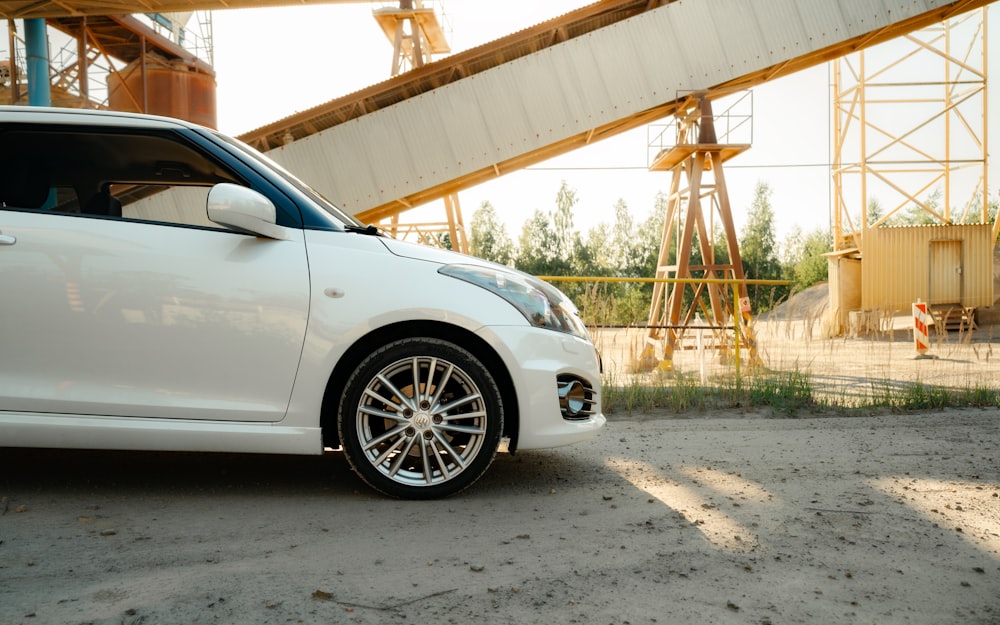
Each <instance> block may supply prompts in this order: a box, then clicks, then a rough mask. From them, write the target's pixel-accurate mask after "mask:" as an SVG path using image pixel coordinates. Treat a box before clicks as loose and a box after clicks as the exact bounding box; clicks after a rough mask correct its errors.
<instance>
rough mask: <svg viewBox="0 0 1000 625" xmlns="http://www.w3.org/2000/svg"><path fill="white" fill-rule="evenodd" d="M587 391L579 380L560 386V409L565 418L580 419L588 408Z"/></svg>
mask: <svg viewBox="0 0 1000 625" xmlns="http://www.w3.org/2000/svg"><path fill="white" fill-rule="evenodd" d="M587 403H588V402H587V389H586V388H585V387H584V386H583V384H581V383H580V381H579V380H573V381H572V382H569V383H563V384H560V385H559V408H560V410H562V414H563V417H565V418H567V419H578V418H580V417H581V416H583V414H582V413H583V412H584V410H585V409H586V407H587Z"/></svg>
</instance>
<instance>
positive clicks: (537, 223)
mask: <svg viewBox="0 0 1000 625" xmlns="http://www.w3.org/2000/svg"><path fill="white" fill-rule="evenodd" d="M557 248H558V246H557V243H556V233H555V231H554V230H553V228H552V224H551V223H550V222H549V218H548V217H547V216H546V215H545V213H543V212H542V211H541V210H538V209H535V213H534V214H533V215H532V216H531V218H530V219H528V220H526V221H525V222H524V226H523V227H522V228H521V238H520V239H519V240H518V251H517V262H516V263H515V266H516V267H517V268H518V269H520V270H521V271H526V272H528V273H531V274H535V275H548V276H552V275H566V274H567V273H568V269H569V266H570V265H569V262H568V260H567V258H568V257H560V256H558V255H557V254H556V250H557Z"/></svg>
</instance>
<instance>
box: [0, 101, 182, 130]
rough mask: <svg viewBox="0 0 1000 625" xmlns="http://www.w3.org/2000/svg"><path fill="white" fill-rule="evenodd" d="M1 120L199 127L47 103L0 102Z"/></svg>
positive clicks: (155, 118) (120, 125)
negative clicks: (17, 103)
mask: <svg viewBox="0 0 1000 625" xmlns="http://www.w3.org/2000/svg"><path fill="white" fill-rule="evenodd" d="M0 122H20V123H43V124H87V125H97V126H108V127H117V128H122V127H131V128H163V129H166V128H170V129H177V128H201V126H198V125H197V124H192V123H190V122H186V121H184V120H180V119H174V118H171V117H160V116H157V115H144V114H141V113H124V112H121V111H95V110H92V109H72V108H58V107H50V106H10V105H0Z"/></svg>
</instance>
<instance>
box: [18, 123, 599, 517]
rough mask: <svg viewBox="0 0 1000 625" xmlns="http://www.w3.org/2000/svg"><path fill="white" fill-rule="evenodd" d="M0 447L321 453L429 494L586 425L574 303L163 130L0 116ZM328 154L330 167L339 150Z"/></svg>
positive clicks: (213, 142)
mask: <svg viewBox="0 0 1000 625" xmlns="http://www.w3.org/2000/svg"><path fill="white" fill-rule="evenodd" d="M0 146H2V148H3V149H2V150H0V447H46V448H92V449H133V450H177V451H205V452H260V453H289V454H321V453H323V452H324V450H325V449H327V448H342V449H343V452H344V453H345V454H346V456H347V459H348V460H349V462H350V464H351V466H352V467H353V468H354V470H355V471H356V472H357V473H358V474H359V475H360V476H361V478H363V479H364V481H365V482H367V483H368V484H369V485H370V486H372V487H373V488H375V489H377V490H379V491H381V492H383V493H385V494H388V495H391V496H397V497H407V498H432V497H441V496H446V495H450V494H452V493H455V492H458V491H460V490H462V489H463V488H465V487H467V486H469V485H470V484H472V483H473V482H474V481H475V480H476V479H477V478H479V477H480V476H481V475H482V474H483V472H484V471H486V469H487V467H488V466H489V465H490V463H491V462H492V460H493V457H494V455H495V454H496V452H497V450H498V448H499V447H500V445H501V442H504V441H506V443H507V446H508V447H509V449H510V450H512V451H513V450H516V449H521V450H524V449H534V448H541V447H555V446H560V445H566V444H570V443H574V442H577V441H581V440H585V439H588V438H590V437H592V436H594V435H595V434H596V433H597V432H598V431H599V430H600V428H601V426H602V425H603V424H604V421H605V419H604V416H603V415H602V414H601V402H600V397H601V394H600V358H599V356H598V354H597V352H596V350H595V348H594V345H593V344H592V342H591V340H590V338H589V336H588V333H587V330H586V329H585V327H584V325H583V324H582V322H581V321H580V319H579V316H578V314H577V311H576V309H575V307H574V306H573V304H572V303H571V302H570V301H569V300H568V299H567V298H566V297H565V296H564V295H563V294H562V293H560V292H559V291H558V290H557V289H555V288H553V287H551V286H549V285H547V284H545V283H544V282H542V281H540V280H538V279H536V278H533V277H531V276H528V275H526V274H523V273H519V272H516V271H513V270H511V269H509V268H507V267H502V266H499V265H494V264H491V263H487V262H485V261H482V260H479V259H475V258H471V257H468V256H463V255H460V254H455V253H451V252H445V251H442V250H437V249H433V248H430V247H425V246H418V245H414V244H409V243H406V242H402V241H397V240H394V239H391V238H388V237H386V236H383V235H381V234H379V233H378V232H377V231H376V230H375V229H374V228H371V227H365V226H363V225H362V224H360V223H359V222H357V221H356V220H355V219H353V218H352V217H350V216H349V215H346V214H344V213H343V212H342V211H340V210H338V209H337V208H336V207H334V206H332V205H331V204H330V203H329V202H328V201H326V200H324V199H323V198H322V197H320V196H319V195H318V194H317V193H316V192H315V191H313V190H311V189H310V188H309V187H308V186H306V185H305V184H303V183H302V182H301V181H299V180H296V179H295V178H294V177H293V176H292V175H290V174H289V173H287V172H285V171H284V170H282V169H281V168H280V167H279V166H278V165H276V164H274V163H273V162H271V161H270V160H269V159H267V158H266V157H264V156H263V155H261V154H260V153H258V152H256V151H254V150H253V149H251V148H249V147H247V146H245V145H243V144H241V143H240V142H238V141H235V140H233V139H230V138H228V137H225V136H223V135H221V134H219V133H217V132H214V131H212V130H208V129H206V128H202V127H199V126H195V125H192V124H188V123H185V122H181V121H178V120H173V119H167V118H159V117H149V116H142V115H132V114H124V113H107V112H95V111H80V110H70V109H47V108H35V107H0ZM345 158H349V155H345Z"/></svg>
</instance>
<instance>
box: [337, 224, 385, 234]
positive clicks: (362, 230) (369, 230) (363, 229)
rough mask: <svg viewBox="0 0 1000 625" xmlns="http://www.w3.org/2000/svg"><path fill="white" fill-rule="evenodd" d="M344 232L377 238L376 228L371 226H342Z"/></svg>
mask: <svg viewBox="0 0 1000 625" xmlns="http://www.w3.org/2000/svg"><path fill="white" fill-rule="evenodd" d="M344 230H345V231H347V232H357V233H358V234H368V235H372V236H378V235H379V231H378V228H377V227H376V226H373V225H371V224H369V225H367V226H350V225H348V226H344Z"/></svg>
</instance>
